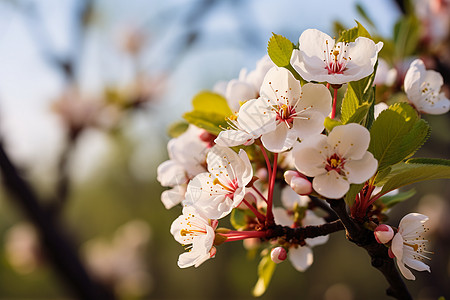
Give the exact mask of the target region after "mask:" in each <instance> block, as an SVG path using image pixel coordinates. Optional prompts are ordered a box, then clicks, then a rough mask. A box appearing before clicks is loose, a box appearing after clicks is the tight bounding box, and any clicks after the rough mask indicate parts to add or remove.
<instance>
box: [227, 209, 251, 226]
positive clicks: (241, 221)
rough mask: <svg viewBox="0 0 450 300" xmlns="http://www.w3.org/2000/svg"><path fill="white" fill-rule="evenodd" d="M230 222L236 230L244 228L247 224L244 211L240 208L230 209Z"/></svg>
mask: <svg viewBox="0 0 450 300" xmlns="http://www.w3.org/2000/svg"><path fill="white" fill-rule="evenodd" d="M230 222H231V225H232V226H233V227H234V228H235V229H236V230H239V229H241V228H245V226H246V225H247V222H246V221H245V211H244V210H242V209H233V210H232V211H231V218H230Z"/></svg>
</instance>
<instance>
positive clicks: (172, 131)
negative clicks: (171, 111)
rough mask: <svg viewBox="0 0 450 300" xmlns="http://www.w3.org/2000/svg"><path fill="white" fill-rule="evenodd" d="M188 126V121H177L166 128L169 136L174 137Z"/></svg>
mask: <svg viewBox="0 0 450 300" xmlns="http://www.w3.org/2000/svg"><path fill="white" fill-rule="evenodd" d="M188 127H189V123H186V122H185V121H178V122H175V123H172V124H171V125H170V126H169V129H168V130H167V132H168V134H169V136H170V137H171V138H176V137H178V136H180V135H182V134H183V133H184V132H185V131H186V130H187V129H188Z"/></svg>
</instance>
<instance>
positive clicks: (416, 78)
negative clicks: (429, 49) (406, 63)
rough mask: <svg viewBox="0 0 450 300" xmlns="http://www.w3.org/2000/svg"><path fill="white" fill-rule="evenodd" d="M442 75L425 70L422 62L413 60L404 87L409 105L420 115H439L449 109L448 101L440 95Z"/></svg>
mask: <svg viewBox="0 0 450 300" xmlns="http://www.w3.org/2000/svg"><path fill="white" fill-rule="evenodd" d="M443 84H444V80H443V79H442V75H441V74H440V73H438V72H436V71H434V70H426V69H425V65H424V63H423V61H422V60H420V59H416V60H414V61H413V62H412V63H411V65H410V67H409V69H408V72H406V76H405V81H404V87H405V92H406V96H407V97H408V99H409V101H410V102H411V104H412V105H413V106H414V107H415V108H416V109H417V111H419V112H421V113H426V114H431V115H440V114H445V113H446V112H448V111H449V109H450V100H449V99H448V98H447V97H445V95H444V93H440V90H441V87H442V85H443Z"/></svg>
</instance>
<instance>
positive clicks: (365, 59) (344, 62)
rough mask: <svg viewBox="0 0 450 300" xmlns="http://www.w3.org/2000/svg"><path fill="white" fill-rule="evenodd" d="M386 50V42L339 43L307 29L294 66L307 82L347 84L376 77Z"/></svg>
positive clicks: (300, 42)
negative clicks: (375, 67) (381, 56)
mask: <svg viewBox="0 0 450 300" xmlns="http://www.w3.org/2000/svg"><path fill="white" fill-rule="evenodd" d="M382 47H383V43H382V42H379V43H377V44H375V43H374V42H373V41H372V40H371V39H368V38H365V37H358V38H357V39H356V40H355V41H354V42H350V43H347V42H339V43H336V42H335V40H334V39H332V38H331V37H330V36H329V35H327V34H325V33H323V32H321V31H319V30H317V29H307V30H305V31H304V32H303V33H302V34H301V35H300V38H299V48H298V50H294V51H293V53H292V57H291V64H292V66H293V67H294V69H295V70H296V71H297V72H298V73H299V74H300V76H302V78H303V79H305V80H306V81H317V82H328V83H330V84H343V83H347V82H350V81H356V80H359V79H361V78H364V77H366V76H369V75H370V74H372V73H373V69H374V66H375V63H376V61H377V57H378V52H379V51H380V50H381V48H382Z"/></svg>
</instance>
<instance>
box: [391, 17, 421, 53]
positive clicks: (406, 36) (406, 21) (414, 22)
mask: <svg viewBox="0 0 450 300" xmlns="http://www.w3.org/2000/svg"><path fill="white" fill-rule="evenodd" d="M420 29H421V24H420V21H419V20H418V19H417V17H416V16H414V15H408V16H405V17H403V18H401V19H400V20H399V21H398V22H397V23H396V24H395V26H394V38H393V40H394V57H395V59H396V60H397V61H398V60H401V59H403V58H405V57H408V56H411V55H412V54H414V53H415V52H416V49H417V46H418V44H419V40H420Z"/></svg>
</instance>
